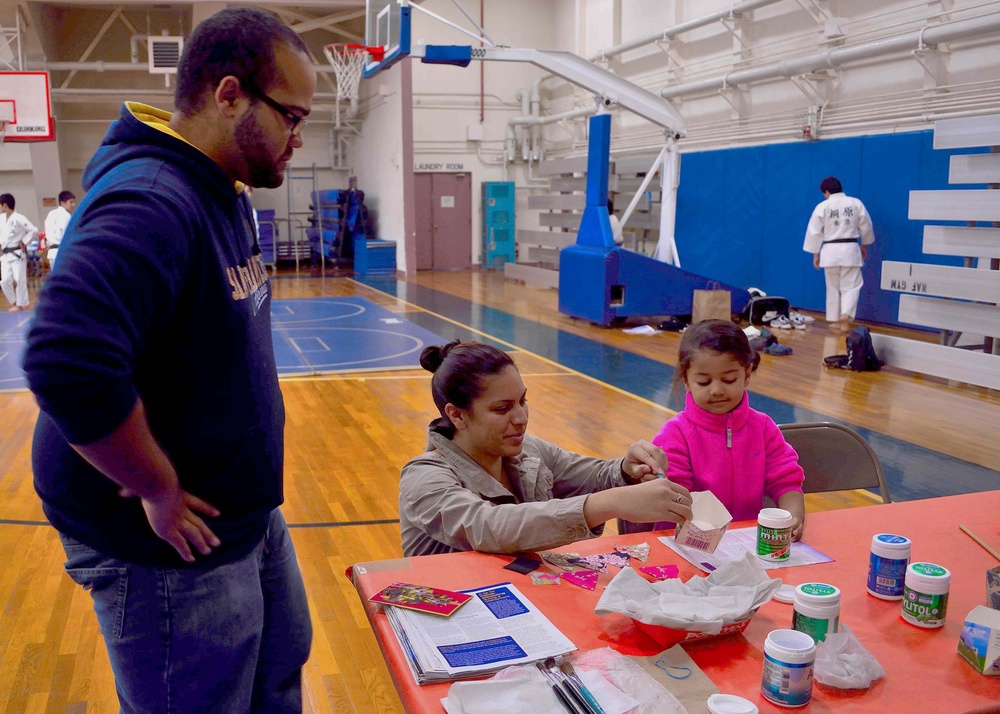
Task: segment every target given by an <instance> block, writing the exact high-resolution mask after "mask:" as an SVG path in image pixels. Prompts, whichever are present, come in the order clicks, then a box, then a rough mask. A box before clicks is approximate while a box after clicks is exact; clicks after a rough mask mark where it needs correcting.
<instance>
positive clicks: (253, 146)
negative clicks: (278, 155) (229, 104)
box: [234, 112, 285, 188]
mask: <svg viewBox="0 0 1000 714" xmlns="http://www.w3.org/2000/svg"><path fill="white" fill-rule="evenodd" d="M234 136H235V139H236V146H237V148H238V149H239V151H240V153H241V154H243V160H244V161H245V162H246V166H247V174H248V175H247V178H246V183H248V184H250V185H251V186H253V187H255V188H277V187H278V186H280V185H281V184H282V183H283V182H284V180H285V177H284V175H283V174H282V172H281V171H279V170H278V164H279V163H280V161H278V160H276V159H274V158H273V157H272V156H269V155H268V154H266V153H265V152H266V148H265V147H266V146H267V144H268V141H267V137H266V136H265V134H264V132H263V131H262V130H261V128H260V125H258V124H257V119H256V117H255V116H254V113H253V112H249V113H247V114H246V115H245V116H244V117H243V119H241V120H240V123H239V124H237V125H236V132H235V135H234Z"/></svg>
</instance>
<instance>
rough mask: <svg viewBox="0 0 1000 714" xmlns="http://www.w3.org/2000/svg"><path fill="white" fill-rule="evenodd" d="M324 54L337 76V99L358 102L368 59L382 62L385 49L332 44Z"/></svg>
mask: <svg viewBox="0 0 1000 714" xmlns="http://www.w3.org/2000/svg"><path fill="white" fill-rule="evenodd" d="M323 52H324V53H325V54H326V58H327V59H328V60H329V61H330V64H331V65H332V66H333V73H334V74H335V75H337V99H350V100H356V99H357V98H358V85H359V84H360V83H361V75H362V74H363V73H364V70H365V65H366V64H367V63H368V57H369V56H370V57H371V58H372V59H373V60H374V61H376V62H381V61H382V55H383V53H384V52H385V48H384V47H366V46H365V45H349V44H332V45H327V46H326V47H324V48H323Z"/></svg>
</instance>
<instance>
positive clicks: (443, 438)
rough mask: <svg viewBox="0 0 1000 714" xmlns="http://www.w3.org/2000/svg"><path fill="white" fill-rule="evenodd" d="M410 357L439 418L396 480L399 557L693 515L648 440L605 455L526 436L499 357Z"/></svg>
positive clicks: (495, 353)
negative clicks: (618, 454) (427, 384)
mask: <svg viewBox="0 0 1000 714" xmlns="http://www.w3.org/2000/svg"><path fill="white" fill-rule="evenodd" d="M420 364H421V366H422V367H423V368H424V369H426V370H428V371H429V372H433V373H434V377H433V378H432V379H431V392H432V394H433V396H434V403H435V405H437V408H438V410H439V411H440V413H441V417H440V418H439V419H435V420H434V421H432V422H431V424H430V427H429V428H428V443H427V451H426V452H425V453H423V454H421V455H420V456H418V457H416V458H415V459H412V460H411V461H410V462H409V463H407V464H406V465H405V466H404V467H403V471H402V474H401V476H400V484H399V519H400V530H401V532H402V537H403V552H404V554H405V555H407V556H412V555H430V554H433V553H450V552H453V551H463V550H478V551H482V552H484V553H516V552H518V551H528V550H543V549H546V548H553V547H556V546H559V545H564V544H566V543H571V542H573V541H577V540H582V539H584V538H591V537H594V536H599V535H600V534H601V533H602V531H603V526H604V523H605V522H606V521H608V520H610V519H612V518H623V519H628V520H631V521H637V522H643V521H647V522H648V521H667V520H669V521H675V522H680V521H683V520H686V519H687V518H690V517H691V494H690V493H689V492H688V490H687V489H686V488H684V487H683V486H678V485H676V484H673V483H671V482H670V481H668V480H667V479H665V478H663V477H662V476H663V474H664V473H665V470H666V467H667V461H666V456H665V455H664V453H663V451H662V450H661V449H659V448H658V447H656V446H653V445H652V444H650V443H648V442H645V441H639V442H636V443H635V444H632V445H631V446H630V447H629V450H628V453H627V454H625V456H624V457H622V458H618V459H612V460H609V461H606V460H603V459H596V458H592V457H589V456H581V455H580V454H574V453H571V452H569V451H565V450H563V449H560V448H559V447H558V446H555V445H554V444H550V443H548V442H546V441H542V440H541V439H537V438H535V437H533V436H529V435H528V434H526V433H525V430H526V428H527V426H528V404H527V390H525V388H524V382H522V381H521V375H520V373H519V372H518V370H517V367H516V366H514V361H513V360H512V359H511V358H510V356H509V355H508V354H507V353H506V352H503V351H502V350H499V349H497V348H495V347H491V346H489V345H484V344H481V343H478V342H467V343H460V342H459V341H457V340H456V341H454V342H451V343H449V344H447V345H445V346H443V347H428V348H426V349H425V350H424V351H423V353H422V354H421V356H420Z"/></svg>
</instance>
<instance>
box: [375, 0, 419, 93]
mask: <svg viewBox="0 0 1000 714" xmlns="http://www.w3.org/2000/svg"><path fill="white" fill-rule="evenodd" d="M367 6H368V15H367V20H366V22H365V44H366V45H368V46H369V47H382V48H384V54H383V56H382V60H381V61H375V60H373V59H371V58H369V60H368V63H367V64H366V65H365V72H364V75H365V77H371V76H372V75H373V74H375V73H377V72H380V71H382V70H383V69H386V68H388V67H391V66H392V65H394V64H395V63H396V62H398V61H399V60H401V59H403V58H404V57H406V56H407V55H408V54H410V8H409V6H407V5H400V4H399V2H398V0H367Z"/></svg>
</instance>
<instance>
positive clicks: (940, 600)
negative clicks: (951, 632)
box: [903, 586, 948, 626]
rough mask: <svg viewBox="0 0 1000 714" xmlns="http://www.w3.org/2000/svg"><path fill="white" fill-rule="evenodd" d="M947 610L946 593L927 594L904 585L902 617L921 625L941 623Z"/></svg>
mask: <svg viewBox="0 0 1000 714" xmlns="http://www.w3.org/2000/svg"><path fill="white" fill-rule="evenodd" d="M947 612H948V593H943V594H941V595H928V594H927V593H922V592H918V591H916V590H914V589H912V588H910V587H905V586H904V591H903V618H904V619H908V620H910V621H911V622H915V623H917V624H922V625H934V626H937V625H943V624H944V618H945V615H946V614H947Z"/></svg>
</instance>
